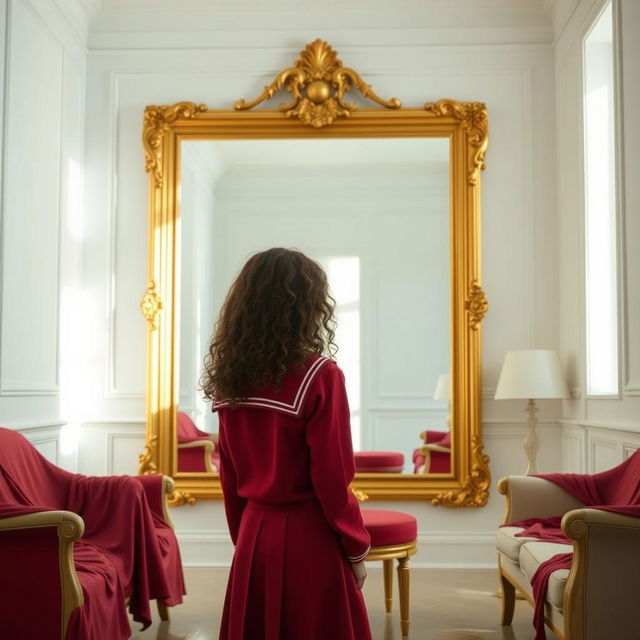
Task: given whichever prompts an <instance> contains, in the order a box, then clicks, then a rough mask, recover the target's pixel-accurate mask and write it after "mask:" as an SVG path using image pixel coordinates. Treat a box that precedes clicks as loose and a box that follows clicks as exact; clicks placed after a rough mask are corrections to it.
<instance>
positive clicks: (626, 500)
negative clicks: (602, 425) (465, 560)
mask: <svg viewBox="0 0 640 640" xmlns="http://www.w3.org/2000/svg"><path fill="white" fill-rule="evenodd" d="M536 477H538V478H544V479H545V480H549V481H550V482H553V483H555V484H557V485H559V486H560V487H562V488H563V489H564V490H565V491H566V492H567V493H570V494H571V495H572V496H574V497H575V498H577V499H578V500H580V501H581V502H583V503H584V504H585V506H586V507H589V508H591V509H602V510H604V511H612V512H614V513H620V514H622V515H626V516H632V517H635V518H640V449H639V450H638V451H636V452H635V453H634V454H633V455H631V456H630V457H629V458H628V459H627V460H625V461H624V462H623V463H622V464H620V465H618V466H617V467H614V468H613V469H608V470H607V471H603V472H601V473H596V474H593V475H588V474H578V473H551V474H543V475H537V476H536ZM561 519H562V517H561V516H557V517H554V518H532V519H529V520H521V521H519V522H511V523H509V524H508V525H505V526H512V527H524V530H523V531H522V532H520V533H518V534H516V535H517V536H522V537H532V538H536V539H538V540H546V541H549V542H560V543H564V544H571V541H570V540H569V539H568V538H567V537H566V536H565V535H564V534H563V533H562V530H561V528H560V521H561ZM571 562H572V554H570V553H562V554H558V555H555V556H553V558H550V559H549V560H547V561H546V562H543V563H542V564H541V565H540V567H538V570H537V571H536V573H535V574H534V575H533V577H532V578H531V586H532V587H533V595H534V598H535V610H534V618H533V619H534V627H535V629H536V640H544V639H545V638H546V635H545V628H544V603H545V600H546V595H547V586H548V584H549V576H550V575H551V574H552V573H553V572H554V571H557V570H558V569H570V568H571Z"/></svg>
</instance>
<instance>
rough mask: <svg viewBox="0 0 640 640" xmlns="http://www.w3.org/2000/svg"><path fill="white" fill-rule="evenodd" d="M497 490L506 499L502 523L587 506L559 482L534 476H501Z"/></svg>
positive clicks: (562, 513)
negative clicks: (558, 483)
mask: <svg viewBox="0 0 640 640" xmlns="http://www.w3.org/2000/svg"><path fill="white" fill-rule="evenodd" d="M498 492H499V493H501V494H502V495H504V496H506V498H507V505H506V511H505V514H504V519H503V522H502V524H507V523H509V522H517V521H518V520H525V519H527V518H551V517H553V516H559V515H564V514H565V513H567V511H571V510H572V509H579V508H580V507H584V503H583V502H580V500H578V499H577V498H574V497H573V496H572V495H571V494H570V493H567V492H566V491H565V490H564V489H563V488H562V487H560V486H559V485H557V484H555V483H554V482H550V481H549V480H545V479H544V478H536V477H535V476H507V477H506V478H502V479H501V480H500V481H499V482H498Z"/></svg>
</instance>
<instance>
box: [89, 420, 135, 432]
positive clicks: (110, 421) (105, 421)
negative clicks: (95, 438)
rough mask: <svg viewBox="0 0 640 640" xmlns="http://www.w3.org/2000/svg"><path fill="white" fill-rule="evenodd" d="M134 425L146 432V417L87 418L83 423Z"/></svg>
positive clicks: (94, 425)
mask: <svg viewBox="0 0 640 640" xmlns="http://www.w3.org/2000/svg"><path fill="white" fill-rule="evenodd" d="M109 425H111V426H121V427H125V426H127V427H133V428H134V429H138V428H139V429H142V430H143V432H144V429H145V426H146V421H145V419H144V418H140V417H137V418H94V419H92V420H86V421H84V422H83V423H82V426H83V427H90V428H100V429H102V428H104V427H106V426H109Z"/></svg>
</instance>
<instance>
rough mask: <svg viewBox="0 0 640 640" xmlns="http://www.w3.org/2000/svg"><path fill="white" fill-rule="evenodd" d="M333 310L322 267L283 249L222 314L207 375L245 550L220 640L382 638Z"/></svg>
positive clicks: (240, 284) (245, 280) (233, 295)
mask: <svg viewBox="0 0 640 640" xmlns="http://www.w3.org/2000/svg"><path fill="white" fill-rule="evenodd" d="M333 310H334V301H333V299H332V298H331V297H330V296H329V293H328V286H327V278H326V275H325V273H324V271H323V270H322V269H321V267H320V266H319V265H318V264H316V263H315V262H314V261H313V260H310V259H309V258H307V257H306V256H305V255H304V254H302V253H300V252H298V251H289V250H287V249H269V250H268V251H263V252H262V253H258V254H257V255H254V256H253V257H252V258H251V259H250V260H249V261H248V262H247V264H246V265H245V266H244V268H243V269H242V271H241V272H240V274H239V275H238V277H237V278H236V280H235V282H234V283H233V285H232V286H231V289H230V291H229V293H228V295H227V298H226V300H225V302H224V305H223V307H222V310H221V312H220V317H219V319H218V323H217V325H216V331H215V335H214V336H213V338H212V340H211V344H210V347H209V354H208V356H207V357H206V359H205V371H204V374H203V379H202V386H203V390H204V392H205V395H206V396H207V397H209V398H210V399H211V400H212V401H213V411H217V412H218V416H219V422H220V428H219V442H218V445H219V450H220V482H221V484H222V490H223V493H224V506H225V512H226V515H227V521H228V523H229V531H230V533H231V539H232V541H233V544H234V545H235V554H234V559H233V563H232V566H231V571H230V575H229V582H228V585H227V595H226V599H225V604H224V610H223V615H222V624H221V629H220V640H263V639H264V640H327V639H331V640H370V639H371V633H370V630H369V623H368V620H367V612H366V608H365V604H364V599H363V597H362V593H361V591H360V589H361V588H362V585H363V583H364V580H365V577H366V571H365V568H364V562H363V559H364V557H365V556H366V555H367V553H368V551H369V542H370V541H369V535H368V533H367V531H366V530H365V529H364V527H363V524H362V517H361V515H360V509H359V507H358V503H357V500H356V499H355V497H354V496H353V494H352V493H351V491H350V489H349V484H350V483H351V481H352V479H353V475H354V460H353V449H352V445H351V432H350V427H349V407H348V404H347V396H346V393H345V386H344V376H343V374H342V372H341V371H340V369H339V368H338V366H337V365H336V363H335V362H334V361H333V360H330V359H329V358H327V357H325V356H324V355H322V354H323V353H325V352H326V351H330V352H331V353H332V354H333V353H335V351H336V350H337V349H336V347H335V344H334V343H333V338H334V331H333V328H334V326H335V321H334V318H333Z"/></svg>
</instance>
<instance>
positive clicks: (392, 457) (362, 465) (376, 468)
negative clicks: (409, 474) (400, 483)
mask: <svg viewBox="0 0 640 640" xmlns="http://www.w3.org/2000/svg"><path fill="white" fill-rule="evenodd" d="M354 456H355V459H356V472H357V473H402V470H403V469H404V454H402V453H396V452H395V451H356V452H355V453H354Z"/></svg>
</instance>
